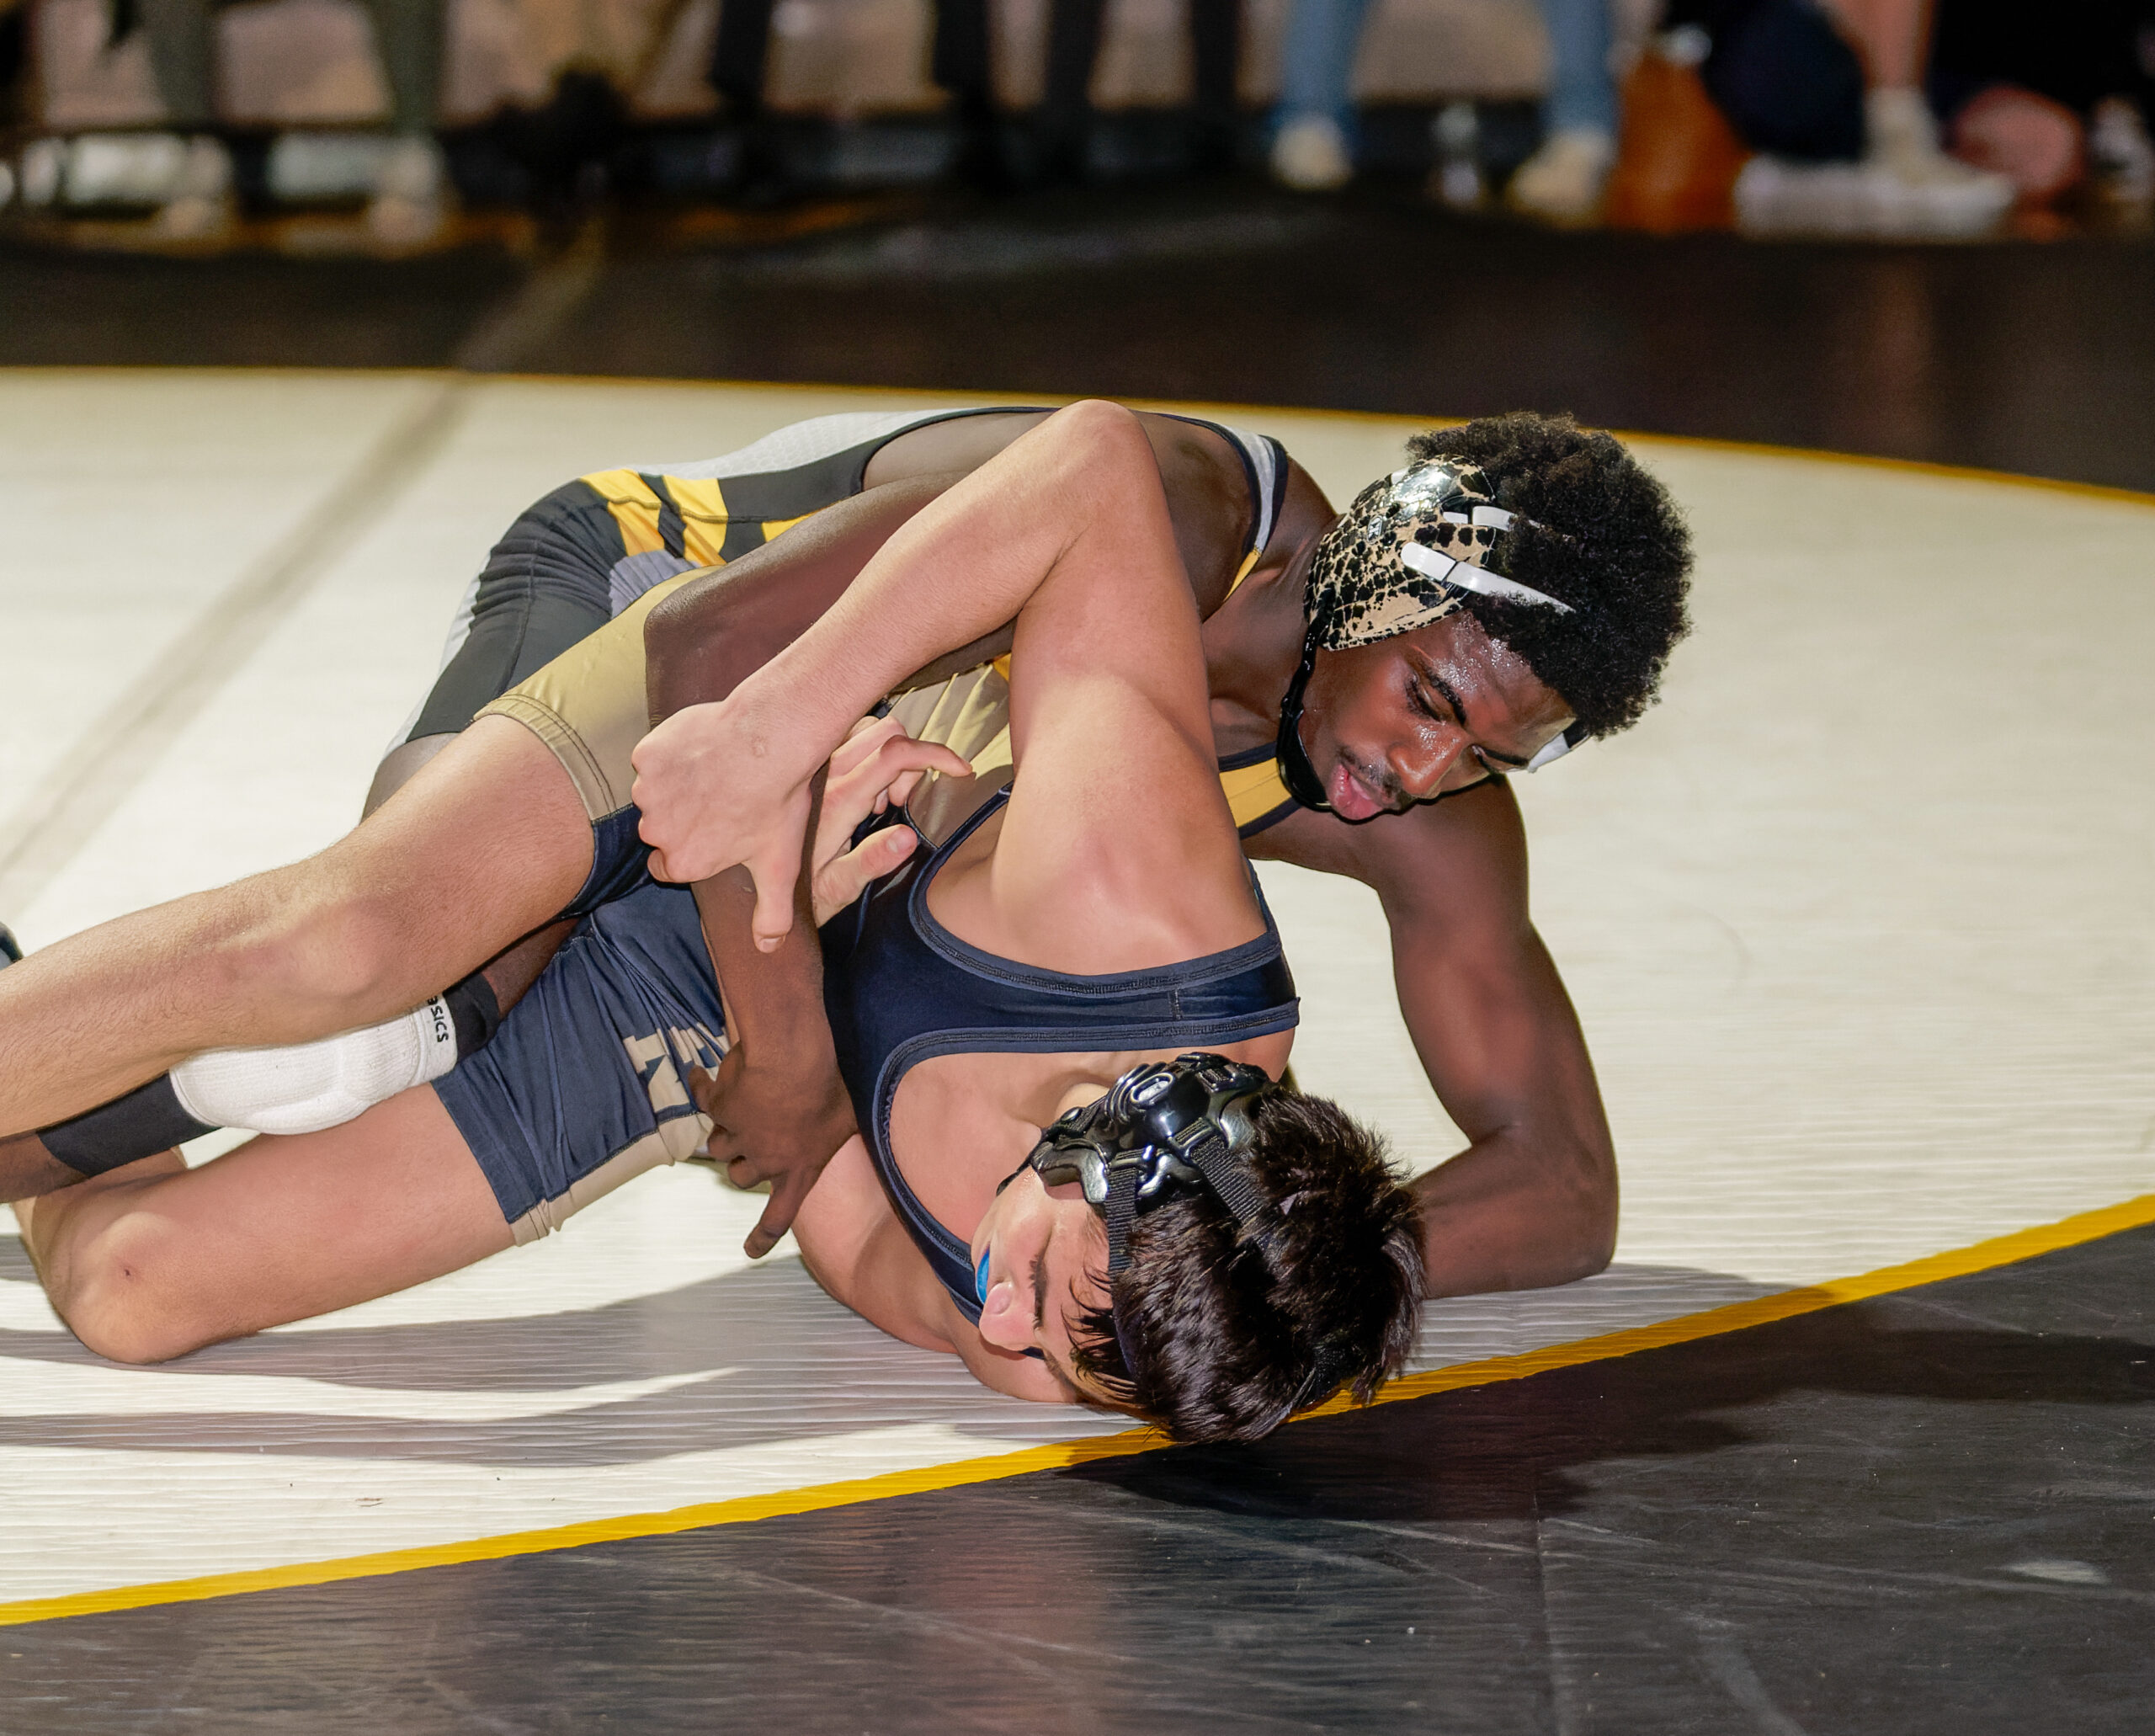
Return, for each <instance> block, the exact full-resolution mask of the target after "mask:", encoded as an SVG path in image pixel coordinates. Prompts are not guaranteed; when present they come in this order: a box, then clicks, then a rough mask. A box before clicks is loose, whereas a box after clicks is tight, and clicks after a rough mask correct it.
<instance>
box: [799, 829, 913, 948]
mask: <svg viewBox="0 0 2155 1736" xmlns="http://www.w3.org/2000/svg"><path fill="white" fill-rule="evenodd" d="M919 841H920V839H919V836H918V833H915V832H914V831H913V828H911V827H910V826H886V827H885V828H883V829H882V830H881V832H878V833H875V835H874V836H873V837H871V838H869V839H866V840H865V841H864V842H863V843H862V844H859V846H858V847H856V848H855V849H849V850H848V851H847V852H846V853H845V854H844V855H842V856H838V857H837V858H835V859H834V860H832V861H829V862H827V863H825V864H824V865H823V866H822V868H821V869H820V870H818V871H817V875H816V900H815V903H816V920H817V923H818V924H821V923H825V922H827V921H829V920H830V919H831V918H832V917H833V916H834V915H836V914H837V913H838V912H839V911H840V910H842V909H843V908H845V907H846V906H847V905H849V904H850V903H853V901H854V899H855V898H857V897H859V896H860V894H861V892H863V891H864V890H865V888H866V887H868V885H869V884H870V882H871V881H878V880H881V878H882V877H883V876H885V875H886V874H888V873H889V872H890V871H891V870H892V869H893V868H895V867H897V865H898V864H899V863H901V862H902V861H904V860H905V859H906V858H907V856H909V855H912V854H913V847H914V846H915V845H916V844H918V843H919Z"/></svg>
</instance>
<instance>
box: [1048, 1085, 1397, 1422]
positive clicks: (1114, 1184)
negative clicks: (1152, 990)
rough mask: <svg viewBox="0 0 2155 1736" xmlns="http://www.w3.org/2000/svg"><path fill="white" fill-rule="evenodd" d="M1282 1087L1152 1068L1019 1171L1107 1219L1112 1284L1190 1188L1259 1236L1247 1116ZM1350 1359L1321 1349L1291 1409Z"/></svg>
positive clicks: (1066, 1122) (1319, 1392) (1341, 1373)
mask: <svg viewBox="0 0 2155 1736" xmlns="http://www.w3.org/2000/svg"><path fill="white" fill-rule="evenodd" d="M1275 1089H1277V1087H1276V1086H1274V1084H1273V1082H1272V1079H1271V1078H1270V1077H1269V1075H1268V1074H1267V1073H1265V1072H1264V1069H1263V1068H1257V1067H1251V1066H1248V1064H1246V1063H1245V1062H1239V1061H1230V1060H1229V1059H1228V1058H1227V1057H1226V1056H1224V1055H1214V1054H1205V1053H1192V1054H1188V1055H1178V1056H1177V1057H1175V1058H1174V1059H1173V1061H1168V1062H1158V1061H1155V1062H1147V1063H1146V1064H1145V1065H1143V1066H1141V1067H1134V1068H1131V1070H1130V1071H1129V1072H1128V1073H1125V1074H1124V1075H1123V1076H1122V1077H1121V1078H1119V1079H1117V1080H1116V1081H1115V1084H1114V1087H1113V1088H1112V1089H1110V1090H1109V1092H1108V1094H1106V1095H1105V1096H1104V1097H1099V1098H1095V1099H1094V1100H1093V1101H1092V1102H1090V1103H1088V1104H1084V1105H1080V1106H1079V1107H1078V1108H1077V1109H1073V1110H1069V1111H1068V1112H1067V1114H1064V1115H1062V1116H1058V1117H1057V1118H1056V1121H1054V1123H1053V1124H1052V1125H1051V1126H1049V1127H1047V1128H1046V1130H1045V1131H1044V1132H1043V1133H1042V1134H1041V1137H1040V1143H1039V1144H1038V1145H1036V1146H1035V1147H1034V1148H1033V1149H1032V1153H1031V1155H1030V1156H1029V1157H1028V1158H1026V1159H1025V1161H1024V1164H1021V1165H1019V1173H1021V1174H1022V1173H1023V1171H1024V1170H1025V1169H1031V1170H1033V1171H1034V1172H1035V1174H1038V1175H1039V1177H1040V1180H1041V1182H1042V1183H1043V1184H1044V1185H1047V1186H1051V1187H1052V1186H1055V1185H1058V1184H1060V1183H1062V1182H1067V1181H1074V1182H1076V1183H1077V1185H1079V1186H1080V1187H1082V1188H1083V1190H1084V1193H1085V1198H1086V1200H1087V1201H1088V1203H1089V1204H1090V1205H1091V1206H1093V1208H1094V1209H1095V1210H1096V1211H1100V1212H1101V1213H1102V1214H1103V1215H1104V1217H1106V1219H1107V1229H1108V1282H1109V1285H1110V1286H1112V1285H1113V1284H1114V1282H1115V1279H1116V1278H1117V1277H1118V1276H1119V1275H1120V1274H1121V1273H1122V1272H1123V1271H1125V1270H1127V1268H1128V1267H1129V1265H1130V1232H1131V1226H1132V1225H1133V1224H1135V1223H1136V1221H1137V1220H1138V1218H1139V1217H1141V1216H1142V1215H1143V1214H1144V1213H1145V1212H1146V1211H1147V1210H1149V1209H1150V1208H1151V1207H1152V1206H1156V1205H1157V1204H1160V1203H1161V1202H1163V1201H1165V1200H1168V1199H1172V1198H1173V1197H1175V1196H1176V1195H1178V1194H1180V1193H1183V1192H1186V1191H1188V1190H1191V1189H1193V1188H1209V1189H1210V1190H1211V1191H1212V1193H1213V1194H1214V1195H1216V1197H1217V1198H1218V1200H1219V1201H1220V1203H1221V1205H1223V1206H1226V1208H1227V1210H1228V1211H1229V1212H1230V1213H1231V1214H1232V1217H1234V1220H1235V1222H1237V1224H1238V1225H1240V1226H1241V1227H1242V1229H1244V1230H1245V1231H1249V1232H1252V1233H1253V1238H1252V1239H1253V1242H1254V1243H1255V1245H1256V1247H1257V1248H1258V1250H1259V1252H1260V1253H1261V1254H1265V1256H1266V1258H1267V1259H1268V1263H1269V1252H1268V1251H1267V1249H1266V1247H1265V1242H1264V1238H1263V1237H1262V1235H1261V1234H1256V1232H1258V1229H1259V1226H1260V1224H1261V1223H1262V1221H1263V1218H1264V1212H1265V1210H1266V1206H1267V1203H1268V1202H1267V1201H1266V1199H1265V1195H1264V1190H1263V1189H1262V1188H1260V1187H1258V1185H1257V1180H1256V1178H1255V1177H1254V1176H1253V1175H1252V1174H1250V1170H1249V1165H1248V1163H1247V1162H1246V1161H1245V1159H1244V1157H1243V1153H1246V1152H1247V1151H1248V1149H1249V1148H1250V1145H1251V1144H1252V1142H1253V1141H1254V1140H1255V1138H1256V1137H1257V1129H1256V1126H1255V1125H1254V1124H1253V1122H1252V1121H1251V1119H1250V1111H1251V1110H1252V1109H1253V1108H1254V1107H1255V1105H1257V1104H1258V1101H1259V1100H1262V1099H1263V1098H1264V1096H1265V1095H1266V1094H1269V1093H1270V1092H1272V1091H1274V1090H1275ZM1119 1330H1120V1329H1118V1332H1119ZM1124 1355H1125V1359H1127V1357H1128V1355H1129V1350H1128V1346H1127V1345H1125V1347H1124ZM1353 1356H1354V1351H1353V1350H1352V1348H1351V1347H1350V1346H1348V1345H1343V1344H1341V1343H1340V1342H1338V1340H1336V1339H1328V1340H1326V1341H1325V1342H1323V1343H1322V1344H1320V1345H1318V1346H1317V1351H1316V1354H1315V1358H1314V1362H1313V1366H1312V1368H1311V1371H1310V1374H1309V1377H1308V1378H1307V1379H1306V1380H1305V1381H1304V1382H1303V1383H1302V1386H1301V1390H1300V1391H1299V1392H1298V1393H1296V1397H1295V1399H1294V1402H1293V1403H1292V1404H1291V1405H1290V1406H1289V1409H1290V1411H1292V1410H1300V1409H1302V1408H1303V1407H1304V1406H1305V1405H1308V1404H1312V1403H1316V1402H1317V1400H1318V1399H1319V1398H1324V1397H1327V1396H1328V1394H1330V1393H1332V1391H1333V1389H1334V1388H1335V1387H1338V1385H1339V1383H1340V1382H1342V1381H1343V1380H1344V1379H1345V1378H1346V1377H1347V1374H1348V1373H1349V1370H1350V1368H1351V1366H1352V1361H1353Z"/></svg>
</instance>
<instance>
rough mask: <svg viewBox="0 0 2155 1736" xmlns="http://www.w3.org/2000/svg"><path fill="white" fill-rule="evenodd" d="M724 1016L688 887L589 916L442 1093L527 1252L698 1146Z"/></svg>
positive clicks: (651, 889) (651, 890)
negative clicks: (700, 1083) (700, 1103)
mask: <svg viewBox="0 0 2155 1736" xmlns="http://www.w3.org/2000/svg"><path fill="white" fill-rule="evenodd" d="M725 1051H726V1014H725V1013H724V1011H723V1009H722V1008H721V1005H720V1002H719V998H718V979H717V977H716V973H715V972H713V971H712V969H711V963H710V954H709V953H708V952H707V951H705V947H704V936H703V929H702V926H701V924H699V922H698V921H697V919H696V901H695V897H694V894H692V893H691V892H689V890H688V889H687V888H686V887H675V886H662V885H660V884H658V883H657V882H655V881H646V882H645V883H644V885H643V886H641V887H639V888H638V889H637V890H636V891H634V892H630V893H629V894H628V895H627V896H626V897H620V898H617V899H615V901H614V902H613V903H609V904H607V905H605V906H604V907H603V908H600V909H599V910H597V911H594V912H593V913H592V914H590V915H589V916H588V917H586V918H585V919H583V923H582V924H580V925H579V926H578V927H577V930H576V932H575V933H574V934H573V935H571V936H570V937H569V940H568V944H567V945H565V946H563V947H562V948H561V951H560V952H559V953H558V954H556V956H555V958H554V961H553V962H552V963H551V964H550V965H549V966H547V967H546V969H545V972H544V974H542V975H541V976H540V978H539V980H538V982H535V983H534V984H533V985H532V988H531V992H530V993H528V994H527V995H525V996H524V998H523V999H522V1000H520V1001H519V1002H518V1003H517V1004H516V1005H515V1006H514V1007H513V1009H510V1012H509V1015H508V1018H507V1019H505V1020H503V1021H502V1027H501V1029H500V1030H498V1032H496V1033H495V1036H494V1040H493V1041H492V1042H491V1043H489V1044H487V1046H486V1047H485V1048H483V1049H482V1050H481V1051H480V1052H478V1053H477V1054H476V1055H473V1056H471V1057H469V1058H467V1059H466V1060H465V1061H462V1062H459V1063H458V1065H457V1068H456V1070H455V1072H454V1073H450V1074H449V1075H448V1076H447V1077H446V1078H443V1079H441V1080H439V1081H438V1082H437V1083H436V1084H435V1085H434V1091H435V1094H437V1095H438V1096H439V1097H440V1099H441V1101H442V1106H443V1107H444V1109H446V1110H448V1111H449V1115H450V1120H451V1121H455V1123H456V1127H457V1131H458V1132H460V1133H461V1134H462V1135H463V1136H464V1138H465V1142H466V1144H468V1145H469V1146H470V1147H471V1154H472V1155H473V1156H474V1157H475V1158H477V1159H478V1160H479V1167H480V1169H482V1170H483V1171H484V1172H485V1173H486V1177H487V1181H488V1182H489V1183H490V1184H491V1185H492V1187H493V1190H494V1197H495V1198H496V1199H497V1200H498V1201H500V1202H501V1208H502V1216H503V1217H504V1218H506V1219H507V1220H508V1222H509V1223H510V1225H511V1226H512V1227H513V1228H514V1230H515V1232H516V1239H517V1240H518V1242H519V1243H524V1242H534V1241H536V1240H537V1239H538V1238H540V1237H541V1236H543V1235H545V1233H547V1232H548V1231H549V1230H551V1229H554V1228H555V1227H557V1226H558V1225H559V1224H560V1223H561V1220H562V1219H564V1218H566V1217H567V1216H568V1215H569V1214H570V1213H571V1212H572V1211H579V1210H581V1209H582V1208H583V1207H584V1206H588V1205H589V1204H590V1203H591V1202H592V1201H593V1200H595V1199H597V1198H599V1195H602V1194H605V1193H609V1192H610V1191H611V1190H614V1189H615V1188H617V1187H619V1186H620V1185H621V1184H622V1183H623V1182H625V1181H627V1180H631V1178H632V1177H634V1176H636V1175H640V1174H642V1173H643V1172H644V1171H645V1170H647V1169H655V1168H657V1166H658V1165H659V1164H673V1163H678V1161H679V1160H680V1159H681V1158H685V1157H689V1156H690V1155H692V1154H693V1153H694V1152H696V1151H697V1150H698V1148H700V1147H701V1146H702V1144H703V1142H704V1139H705V1136H706V1135H707V1134H708V1133H709V1132H710V1122H709V1121H708V1120H706V1119H705V1117H704V1116H703V1115H702V1114H701V1113H700V1112H699V1110H697V1108H696V1105H695V1101H694V1098H693V1097H691V1096H690V1094H689V1072H690V1070H691V1069H692V1068H703V1069H705V1070H709V1069H710V1068H716V1066H717V1065H718V1062H719V1058H720V1057H721V1056H722V1055H723V1054H724V1053H725Z"/></svg>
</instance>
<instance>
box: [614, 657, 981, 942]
mask: <svg viewBox="0 0 2155 1736" xmlns="http://www.w3.org/2000/svg"><path fill="white" fill-rule="evenodd" d="M747 698H748V696H747V695H736V696H735V697H734V698H732V699H730V700H722V701H721V702H720V703H718V704H716V705H707V706H688V707H686V708H684V710H682V711H676V712H675V713H674V714H673V716H671V717H669V718H668V719H667V720H666V721H665V722H663V723H662V724H660V725H659V726H658V727H657V728H656V729H654V730H653V731H652V732H651V733H650V734H649V735H647V736H646V737H645V738H643V740H642V741H641V742H640V743H637V745H636V752H635V753H634V754H632V755H631V760H632V763H633V764H635V766H636V784H635V785H634V787H633V789H632V790H631V800H633V801H635V802H636V806H637V807H639V808H641V810H642V811H643V820H642V823H641V826H640V827H639V828H637V829H638V831H639V832H640V833H641V836H642V838H643V840H644V842H645V843H647V844H650V845H651V846H652V859H651V871H652V875H653V876H655V877H657V878H658V879H661V880H672V881H684V882H691V883H692V882H694V881H700V880H707V879H709V878H710V877H711V876H714V875H717V874H721V873H723V872H724V871H726V869H728V868H732V867H736V866H742V867H745V868H747V869H748V873H749V876H750V877H751V878H752V879H753V881H755V884H756V908H755V913H754V915H753V917H752V918H751V919H750V923H749V926H750V929H751V931H752V932H753V935H754V936H755V941H756V945H757V947H758V949H759V950H760V951H764V952H769V951H774V950H775V948H776V947H777V945H778V944H779V942H780V940H784V939H785V936H786V934H787V932H788V931H789V930H790V929H791V928H792V926H793V889H794V885H795V879H796V877H797V876H798V875H799V872H800V864H801V850H802V846H803V845H804V844H805V843H806V839H807V833H808V823H809V817H810V810H811V801H810V796H809V784H810V781H811V779H812V778H813V776H814V775H815V772H816V769H817V768H816V766H815V765H814V764H806V765H800V764H794V763H793V761H794V760H795V759H797V758H798V755H797V754H787V753H785V752H784V751H783V750H782V749H781V748H780V746H779V743H780V740H781V739H782V737H781V736H780V734H779V733H777V732H774V731H772V730H769V729H767V728H765V727H763V726H762V725H761V724H760V723H759V722H758V719H757V716H756V715H755V708H754V707H753V705H750V704H748V703H744V701H746V700H747ZM904 739H905V738H903V737H902V736H900V737H897V740H899V741H903V740H904ZM847 745H850V743H848V744H847ZM885 745H886V747H887V746H888V743H887V742H886V743H885ZM911 745H912V747H913V749H914V750H915V752H916V753H917V754H918V755H920V756H923V757H921V758H919V759H918V764H916V766H915V767H914V769H923V768H925V767H928V766H934V767H937V768H939V769H944V770H948V771H950V772H952V773H953V774H954V775H959V776H963V775H967V774H968V773H970V771H971V767H970V766H968V765H966V763H965V762H964V761H963V760H962V759H960V758H959V757H958V756H957V755H956V754H953V753H951V752H950V749H948V748H933V747H930V746H929V744H927V743H913V744H911ZM843 751H844V748H843V747H842V748H840V752H841V753H843ZM902 769H904V768H903V767H902V766H899V765H897V764H887V765H886V764H875V765H872V766H871V767H870V771H869V773H868V774H867V775H869V776H870V777H871V778H872V777H873V776H874V775H877V774H879V773H886V774H887V775H884V777H883V783H884V784H885V785H888V784H889V783H891V780H893V779H894V778H895V777H896V776H897V775H898V773H899V772H900V771H901V770H902ZM863 812H864V814H865V812H866V810H864V811H863ZM855 823H858V821H857V820H856V822H855ZM849 829H850V828H849Z"/></svg>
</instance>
